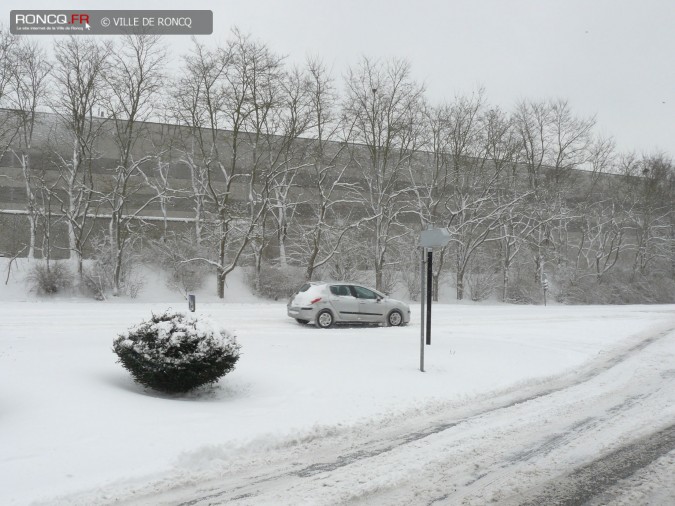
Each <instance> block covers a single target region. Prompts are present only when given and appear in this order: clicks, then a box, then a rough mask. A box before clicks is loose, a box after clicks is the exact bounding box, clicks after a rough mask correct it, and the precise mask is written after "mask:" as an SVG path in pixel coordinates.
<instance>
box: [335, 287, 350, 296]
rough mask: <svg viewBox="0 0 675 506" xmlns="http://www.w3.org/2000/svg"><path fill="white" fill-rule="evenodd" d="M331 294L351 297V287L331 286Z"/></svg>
mask: <svg viewBox="0 0 675 506" xmlns="http://www.w3.org/2000/svg"><path fill="white" fill-rule="evenodd" d="M330 293H332V294H333V295H340V296H343V297H344V296H346V297H351V296H352V293H351V292H350V291H349V287H348V286H345V285H336V286H331V287H330Z"/></svg>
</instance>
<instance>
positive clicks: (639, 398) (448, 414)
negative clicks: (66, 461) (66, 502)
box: [83, 328, 675, 506]
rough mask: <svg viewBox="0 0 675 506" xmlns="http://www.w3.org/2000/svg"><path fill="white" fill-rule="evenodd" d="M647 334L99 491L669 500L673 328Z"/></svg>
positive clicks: (180, 497)
mask: <svg viewBox="0 0 675 506" xmlns="http://www.w3.org/2000/svg"><path fill="white" fill-rule="evenodd" d="M642 337H643V338H642V339H641V340H640V341H639V342H638V343H637V344H632V345H630V346H627V347H624V348H620V349H614V350H613V351H611V352H607V353H605V354H601V355H599V356H598V357H597V358H596V359H595V360H593V361H592V362H590V363H587V364H586V366H584V367H583V368H579V369H576V370H575V371H573V372H571V373H569V374H566V375H564V376H560V377H557V378H554V379H550V380H548V381H545V382H542V383H538V384H535V385H530V386H528V387H524V388H523V389H521V390H519V391H516V392H512V393H510V394H502V395H493V396H487V397H482V398H478V399H476V401H475V402H473V403H472V404H470V405H460V406H458V405H456V404H452V403H448V404H447V405H444V406H438V405H437V406H435V407H433V408H431V407H430V408H429V410H428V411H427V412H425V413H419V412H417V413H415V414H414V415H411V416H398V417H392V418H390V419H387V420H383V421H381V422H380V423H368V424H364V425H360V426H354V427H349V428H345V429H343V430H336V431H335V433H334V434H331V435H328V436H325V435H322V436H321V437H317V438H314V439H312V438H308V439H307V440H305V441H295V442H288V444H285V445H279V447H277V448H275V449H274V450H273V451H270V450H269V449H267V451H259V450H251V451H250V452H246V451H243V452H241V453H240V454H238V455H237V456H236V458H233V459H231V460H230V461H229V462H228V463H227V465H225V466H223V467H222V469H220V470H217V471H216V470H213V471H211V472H207V473H202V474H201V475H190V476H187V475H182V476H181V475H176V476H171V477H166V478H165V479H163V480H161V481H157V482H155V483H154V484H151V485H139V486H138V487H137V488H135V489H133V490H132V489H127V490H126V491H125V493H123V494H119V493H115V492H114V491H109V492H112V493H109V494H107V495H105V494H104V495H99V496H98V498H97V499H98V500H99V501H101V502H105V501H104V498H105V499H107V500H109V502H110V503H111V504H112V503H114V504H174V505H184V506H187V505H195V506H197V505H207V504H228V505H236V504H240V505H262V504H270V505H271V504H275V505H276V504H288V505H291V504H292V505H297V504H313V505H319V504H354V505H357V504H415V505H417V504H428V505H432V504H433V505H441V504H485V503H488V502H494V503H498V504H506V505H508V504H581V503H587V502H588V503H590V504H606V503H607V502H608V501H611V502H612V504H673V503H674V502H675V484H674V483H673V480H672V477H673V470H674V469H675V355H674V353H673V349H675V348H674V347H673V342H674V340H675V329H674V328H662V329H660V330H658V331H654V330H652V331H651V332H649V333H647V334H645V335H644V336H642ZM89 499H91V496H90V497H89ZM83 500H86V499H85V498H83Z"/></svg>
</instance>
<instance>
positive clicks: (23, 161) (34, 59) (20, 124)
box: [10, 41, 51, 258]
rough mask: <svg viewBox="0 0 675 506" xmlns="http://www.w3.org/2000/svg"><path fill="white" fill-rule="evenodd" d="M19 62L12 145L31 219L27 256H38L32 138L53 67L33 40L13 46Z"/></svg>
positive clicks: (14, 80) (13, 100)
mask: <svg viewBox="0 0 675 506" xmlns="http://www.w3.org/2000/svg"><path fill="white" fill-rule="evenodd" d="M12 58H13V59H14V60H13V61H16V65H15V66H14V73H13V75H12V77H11V79H12V83H11V87H12V96H11V99H10V104H11V107H12V108H13V109H14V110H13V111H12V113H13V115H14V120H15V122H16V123H15V128H16V132H17V134H16V136H15V137H14V142H13V144H12V146H11V148H10V150H11V152H12V153H13V155H14V157H15V158H16V159H17V161H18V162H19V165H20V167H21V174H22V176H23V181H24V185H25V188H26V211H27V216H28V222H29V230H30V242H29V245H28V258H34V257H35V244H36V227H37V219H38V216H37V212H38V211H37V205H38V204H37V200H36V195H35V187H36V184H35V181H34V168H33V165H32V155H33V140H34V133H35V128H36V125H37V123H38V113H39V110H40V109H41V108H42V107H43V106H44V105H45V100H46V96H47V78H48V76H49V73H50V71H51V66H50V64H49V62H48V61H47V57H46V55H45V52H44V51H43V50H42V48H41V47H40V46H39V45H38V44H37V43H36V42H34V41H21V42H20V43H18V44H17V45H16V46H15V47H14V48H13V56H12Z"/></svg>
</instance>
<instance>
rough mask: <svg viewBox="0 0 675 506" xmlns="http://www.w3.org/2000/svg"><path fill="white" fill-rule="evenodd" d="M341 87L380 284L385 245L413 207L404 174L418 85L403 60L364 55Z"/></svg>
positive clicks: (412, 145)
mask: <svg viewBox="0 0 675 506" xmlns="http://www.w3.org/2000/svg"><path fill="white" fill-rule="evenodd" d="M346 86H347V90H346V100H345V103H344V107H343V114H344V121H345V122H346V124H348V125H353V128H351V129H350V134H351V136H350V138H349V139H348V140H350V141H351V142H353V143H356V144H352V148H353V151H354V153H353V159H354V162H355V163H356V164H357V165H358V166H359V168H360V177H361V181H362V183H361V184H362V188H361V200H362V205H363V210H364V213H365V217H367V218H368V219H369V226H370V227H371V230H372V237H373V239H372V240H373V245H372V251H373V255H372V256H373V267H374V270H375V287H376V288H377V289H382V286H383V278H382V276H383V272H384V269H385V268H386V267H387V265H388V257H387V253H388V250H389V247H390V245H391V244H393V243H394V242H395V241H396V240H397V238H398V237H399V236H400V235H402V234H405V233H407V229H406V228H405V227H404V226H402V224H401V221H402V217H403V215H404V214H406V213H412V212H413V206H412V202H411V199H412V183H411V182H410V180H409V179H408V174H409V167H410V165H411V164H412V163H414V161H413V155H414V153H415V152H416V150H417V149H418V145H419V143H420V142H421V140H422V136H421V128H422V122H421V111H422V102H423V91H424V88H423V87H422V86H421V85H419V84H417V83H416V82H415V81H413V79H412V77H411V70H410V65H409V64H408V62H406V61H404V60H391V61H388V62H386V63H382V62H378V61H373V60H370V59H368V58H363V59H362V60H361V62H360V63H359V65H358V66H356V67H352V68H350V69H349V70H348V73H347V79H346ZM359 144H362V145H364V147H362V146H360V145H359ZM364 149H365V155H366V156H364V153H363V150H364Z"/></svg>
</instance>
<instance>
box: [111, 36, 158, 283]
mask: <svg viewBox="0 0 675 506" xmlns="http://www.w3.org/2000/svg"><path fill="white" fill-rule="evenodd" d="M165 60H166V56H165V51H164V48H163V46H162V43H161V39H160V38H159V37H156V36H149V35H135V36H126V37H125V38H124V39H123V40H122V42H121V44H120V45H119V46H117V47H116V48H115V50H114V51H113V53H112V61H111V64H110V66H109V67H107V69H106V71H105V73H104V76H105V80H106V84H107V87H106V97H105V104H106V109H107V110H108V113H109V115H110V117H111V120H112V121H111V123H112V136H113V139H114V142H115V146H116V148H117V155H118V160H117V166H116V167H115V168H114V171H113V172H114V173H113V175H112V181H111V188H110V191H109V192H107V193H106V194H105V197H104V198H105V200H106V202H107V204H108V206H109V207H110V209H111V220H110V237H109V239H110V246H111V253H112V254H111V256H112V262H113V265H114V269H113V295H119V293H120V287H121V283H122V279H121V274H122V264H123V262H124V259H125V253H126V249H127V246H128V245H129V241H130V239H131V233H132V224H133V223H134V221H136V220H137V219H138V217H139V216H141V215H142V212H143V211H144V210H145V209H146V208H147V207H148V206H149V205H150V204H152V203H153V202H154V201H156V200H157V198H158V197H157V195H144V194H143V193H142V190H143V189H144V188H143V187H144V179H143V177H142V176H141V175H140V171H141V170H142V165H143V164H144V163H146V162H149V161H150V160H152V159H153V158H154V157H155V156H156V154H153V153H151V154H145V153H143V154H140V155H138V154H137V152H138V149H137V147H138V146H137V145H138V144H139V141H141V139H143V138H144V137H145V136H146V131H145V129H146V128H147V125H145V124H144V121H145V120H147V119H148V118H150V117H152V114H153V112H154V109H155V106H156V101H157V100H158V97H159V94H160V90H161V88H162V85H163V80H164V64H165ZM132 197H135V198H136V199H137V202H135V203H134V204H133V206H132V205H131V199H132Z"/></svg>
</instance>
